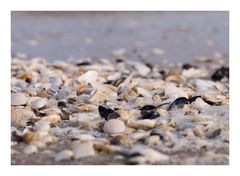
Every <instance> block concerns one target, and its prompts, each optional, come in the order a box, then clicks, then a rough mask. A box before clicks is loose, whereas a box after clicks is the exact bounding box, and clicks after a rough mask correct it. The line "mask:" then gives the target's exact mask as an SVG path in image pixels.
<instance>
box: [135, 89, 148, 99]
mask: <svg viewBox="0 0 240 176" xmlns="http://www.w3.org/2000/svg"><path fill="white" fill-rule="evenodd" d="M136 90H137V93H138V94H139V95H142V96H144V97H150V98H151V97H152V94H151V93H149V92H148V91H146V90H145V89H143V88H141V87H137V88H136Z"/></svg>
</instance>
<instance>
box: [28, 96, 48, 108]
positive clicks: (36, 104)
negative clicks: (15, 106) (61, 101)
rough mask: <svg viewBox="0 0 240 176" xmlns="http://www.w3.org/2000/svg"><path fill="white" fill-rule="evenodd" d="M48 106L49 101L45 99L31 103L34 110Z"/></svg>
mask: <svg viewBox="0 0 240 176" xmlns="http://www.w3.org/2000/svg"><path fill="white" fill-rule="evenodd" d="M46 105H47V101H46V100H45V99H43V98H37V99H35V100H33V101H32V102H31V107H32V109H39V108H42V107H44V106H46Z"/></svg>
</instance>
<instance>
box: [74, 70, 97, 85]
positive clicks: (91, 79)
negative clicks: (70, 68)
mask: <svg viewBox="0 0 240 176" xmlns="http://www.w3.org/2000/svg"><path fill="white" fill-rule="evenodd" d="M97 80H98V72H96V71H94V70H90V71H87V72H86V73H84V74H83V75H81V76H79V77H78V81H79V82H80V83H81V82H85V84H88V83H90V84H91V85H94V84H95V82H96V81H97Z"/></svg>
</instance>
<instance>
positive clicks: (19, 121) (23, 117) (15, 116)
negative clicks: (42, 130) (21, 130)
mask: <svg viewBox="0 0 240 176" xmlns="http://www.w3.org/2000/svg"><path fill="white" fill-rule="evenodd" d="M32 118H36V116H35V114H34V113H33V112H32V111H30V110H27V109H15V110H12V111H11V124H12V126H20V127H25V126H26V124H27V122H28V121H29V120H30V119H32Z"/></svg>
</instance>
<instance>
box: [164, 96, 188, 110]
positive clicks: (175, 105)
mask: <svg viewBox="0 0 240 176" xmlns="http://www.w3.org/2000/svg"><path fill="white" fill-rule="evenodd" d="M185 104H189V101H188V99H187V98H185V97H180V98H177V99H176V100H174V102H173V103H172V104H171V105H170V107H169V110H172V109H176V108H183V106H184V105H185Z"/></svg>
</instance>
